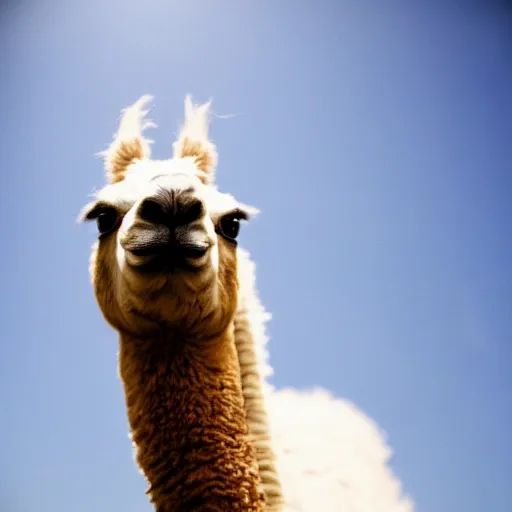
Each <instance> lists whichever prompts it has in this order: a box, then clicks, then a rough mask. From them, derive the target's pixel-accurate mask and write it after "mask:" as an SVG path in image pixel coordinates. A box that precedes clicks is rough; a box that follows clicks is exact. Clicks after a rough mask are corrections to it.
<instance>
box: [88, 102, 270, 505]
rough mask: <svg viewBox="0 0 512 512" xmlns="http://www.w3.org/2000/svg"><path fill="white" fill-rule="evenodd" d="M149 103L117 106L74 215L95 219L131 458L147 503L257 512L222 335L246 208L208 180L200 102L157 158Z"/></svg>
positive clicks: (94, 271)
mask: <svg viewBox="0 0 512 512" xmlns="http://www.w3.org/2000/svg"><path fill="white" fill-rule="evenodd" d="M148 101H149V97H143V98H141V99H140V100H139V101H138V102H137V103H135V104H134V105H133V106H132V107H131V108H129V109H126V110H125V111H124V114H123V117H122V119H121V122H120V126H119V130H118V133H117V135H116V136H115V139H114V141H113V143H112V144H111V146H110V148H109V149H108V150H107V151H106V152H105V154H104V156H105V166H106V170H107V175H108V179H109V184H107V185H106V186H105V187H104V188H103V189H101V190H100V191H99V192H98V193H97V194H96V195H95V197H94V200H93V201H92V202H91V203H90V204H88V205H87V206H86V207H85V209H84V210H83V212H82V218H83V219H84V220H96V222H97V225H98V230H99V238H98V241H97V242H96V243H95V246H94V248H93V251H92V256H91V268H90V272H91V276H92V282H93V287H94V291H95V295H96V299H97V302H98V303H99V306H100V309H101V311H102V313H103V316H104V318H105V319H106V321H107V322H108V323H109V324H110V325H111V326H112V327H113V328H114V329H115V330H116V331H117V332H118V334H119V340H120V350H119V373H120V376H121V378H122V381H123V385H124V391H125V399H126V406H127V412H128V420H129V424H130V428H131V437H132V440H133V443H134V446H135V450H136V460H137V462H138V464H139V466H140V468H141V470H142V472H143V473H144V475H145V477H146V479H147V480H148V483H149V489H148V491H147V492H148V494H149V495H150V498H151V501H152V503H153V504H154V506H155V509H156V510H157V511H159V512H175V511H183V512H185V511H187V512H189V511H190V512H193V511H206V510H209V511H218V512H221V511H228V510H238V511H245V512H261V511H263V510H264V509H265V502H264V494H263V488H262V486H261V481H260V477H259V471H258V466H257V462H256V458H255V453H254V448H253V446H252V444H251V443H250V439H249V434H248V429H247V423H246V416H245V411H244V399H243V395H242V387H241V382H242V381H241V375H240V368H239V363H238V355H237V351H236V348H235V342H234V316H235V312H236V307H237V303H238V301H237V289H238V278H237V251H236V246H237V241H236V239H237V236H238V231H239V227H240V222H241V221H242V220H248V219H249V218H250V217H251V215H252V214H254V213H255V210H254V209H253V208H251V207H248V206H246V205H244V204H242V203H239V202H238V201H236V200H235V199H234V198H233V197H232V196H229V195H227V194H222V193H220V192H219V191H217V190H216V189H215V188H214V187H213V186H211V185H210V180H211V179H212V175H213V170H214V167H215V160H216V153H215V148H214V146H213V144H211V143H210V142H209V140H208V137H207V132H206V124H205V123H204V120H205V119H206V115H207V109H208V106H207V105H204V106H201V107H194V106H193V105H192V103H191V102H190V100H187V102H186V107H187V108H186V116H185V123H184V126H183V128H182V131H181V134H180V137H179V139H178V140H177V141H176V143H175V144H174V157H173V158H172V159H170V160H167V161H155V160H151V159H150V151H149V144H148V142H147V141H146V140H145V139H144V138H143V137H142V130H143V128H144V127H145V126H147V124H146V125H143V124H142V123H143V117H144V115H145V111H144V109H145V107H146V105H147V103H148Z"/></svg>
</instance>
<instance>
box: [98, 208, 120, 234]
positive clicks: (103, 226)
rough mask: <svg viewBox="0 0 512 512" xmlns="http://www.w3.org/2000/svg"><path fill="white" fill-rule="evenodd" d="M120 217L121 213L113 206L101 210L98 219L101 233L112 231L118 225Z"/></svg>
mask: <svg viewBox="0 0 512 512" xmlns="http://www.w3.org/2000/svg"><path fill="white" fill-rule="evenodd" d="M118 218H119V215H118V213H117V211H116V210H114V209H113V208H106V209H104V210H103V211H102V212H100V213H99V214H98V217H97V219H96V223H97V224H98V231H99V232H100V234H101V235H106V234H107V233H110V231H112V230H113V229H114V228H115V227H116V225H117V221H118Z"/></svg>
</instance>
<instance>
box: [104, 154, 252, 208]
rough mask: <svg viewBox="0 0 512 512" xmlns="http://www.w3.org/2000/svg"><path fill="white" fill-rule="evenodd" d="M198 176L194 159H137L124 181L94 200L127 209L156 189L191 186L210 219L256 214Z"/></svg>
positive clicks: (108, 188) (200, 172) (113, 185)
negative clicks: (238, 213) (239, 213)
mask: <svg viewBox="0 0 512 512" xmlns="http://www.w3.org/2000/svg"><path fill="white" fill-rule="evenodd" d="M201 176H202V171H200V170H199V169H198V168H197V166H196V164H195V161H194V158H188V157H185V158H177V159H174V158H173V159H169V160H149V159H145V160H139V161H137V162H135V163H134V164H132V165H131V166H130V168H129V170H128V171H127V173H126V176H125V179H124V180H123V181H121V182H118V183H113V184H109V185H106V186H105V187H104V188H103V189H101V190H100V191H99V192H98V193H97V194H96V201H104V202H106V203H111V204H116V205H119V206H121V207H122V209H124V210H129V209H130V208H131V207H132V206H133V205H134V204H135V203H137V202H138V201H139V200H141V199H142V198H144V197H146V196H147V195H149V194H151V191H152V190H154V189H155V188H157V187H161V186H166V187H170V188H174V187H176V188H188V187H193V188H194V190H195V193H196V194H197V195H198V197H199V198H201V199H202V200H203V202H204V204H205V206H206V209H207V211H208V214H209V215H210V216H212V217H217V216H219V215H222V214H223V213H224V212H227V211H231V210H235V209H242V210H244V211H245V212H246V213H247V214H249V215H256V214H257V213H258V210H257V209H256V208H254V207H251V206H248V205H245V204H242V203H240V202H239V201H237V200H236V199H235V198H234V197H233V196H232V195H231V194H226V193H223V192H220V191H219V190H218V189H217V188H216V187H215V185H214V184H211V183H209V184H206V185H205V184H204V183H203V182H202V181H201V179H200V178H201Z"/></svg>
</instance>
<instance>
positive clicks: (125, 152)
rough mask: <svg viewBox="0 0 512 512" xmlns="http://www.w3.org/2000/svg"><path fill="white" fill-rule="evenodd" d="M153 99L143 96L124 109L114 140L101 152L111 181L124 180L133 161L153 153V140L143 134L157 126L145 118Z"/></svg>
mask: <svg viewBox="0 0 512 512" xmlns="http://www.w3.org/2000/svg"><path fill="white" fill-rule="evenodd" d="M151 100H152V97H151V96H148V95H146V96H142V97H141V98H139V100H137V101H136V102H135V103H134V104H133V105H131V106H129V107H127V108H125V109H124V110H123V111H122V114H121V121H120V122H119V128H118V130H117V133H116V134H115V135H114V140H113V141H112V143H111V144H110V147H109V148H108V149H107V150H106V151H103V152H101V153H99V155H100V156H102V157H103V159H104V162H105V170H106V172H107V178H108V180H109V182H110V183H117V182H119V181H122V180H123V179H124V177H125V174H126V171H127V170H128V167H129V166H130V164H131V163H133V162H134V161H135V160H142V159H145V158H149V157H150V155H151V151H150V147H149V145H150V144H151V142H152V141H150V140H148V139H145V138H144V137H143V136H142V132H143V131H144V130H145V129H146V128H150V127H154V126H155V124H154V123H152V122H151V121H148V120H145V119H144V117H145V116H146V114H147V110H146V108H147V106H148V105H149V103H150V102H151Z"/></svg>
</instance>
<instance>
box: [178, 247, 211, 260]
mask: <svg viewBox="0 0 512 512" xmlns="http://www.w3.org/2000/svg"><path fill="white" fill-rule="evenodd" d="M179 248H180V252H181V254H182V256H184V257H185V258H193V259H199V258H202V257H203V256H204V255H205V254H206V253H207V251H208V246H206V245H196V244H186V243H185V244H180V246H179Z"/></svg>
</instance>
